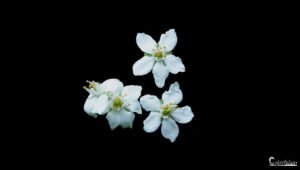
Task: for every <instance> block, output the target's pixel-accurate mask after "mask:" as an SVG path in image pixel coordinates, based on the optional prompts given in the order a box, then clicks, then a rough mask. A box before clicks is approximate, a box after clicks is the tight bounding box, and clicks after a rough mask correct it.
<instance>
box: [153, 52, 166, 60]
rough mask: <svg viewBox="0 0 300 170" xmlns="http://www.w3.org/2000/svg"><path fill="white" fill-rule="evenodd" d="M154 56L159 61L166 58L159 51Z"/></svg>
mask: <svg viewBox="0 0 300 170" xmlns="http://www.w3.org/2000/svg"><path fill="white" fill-rule="evenodd" d="M154 56H155V57H156V58H157V59H161V58H163V57H164V54H163V52H162V51H157V52H155V53H154Z"/></svg>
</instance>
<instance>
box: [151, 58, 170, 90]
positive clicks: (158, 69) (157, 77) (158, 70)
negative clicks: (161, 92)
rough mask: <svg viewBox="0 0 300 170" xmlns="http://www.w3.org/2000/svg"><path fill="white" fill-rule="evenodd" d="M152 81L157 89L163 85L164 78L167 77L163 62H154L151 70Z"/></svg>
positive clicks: (167, 72)
mask: <svg viewBox="0 0 300 170" xmlns="http://www.w3.org/2000/svg"><path fill="white" fill-rule="evenodd" d="M152 73H153V76H154V81H155V84H156V86H157V87H159V88H162V87H164V85H165V81H166V78H167V77H168V76H169V71H168V69H167V67H166V66H165V65H164V64H163V62H156V64H155V65H154V67H153V70H152Z"/></svg>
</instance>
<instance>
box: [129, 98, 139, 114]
mask: <svg viewBox="0 0 300 170" xmlns="http://www.w3.org/2000/svg"><path fill="white" fill-rule="evenodd" d="M125 105H126V108H127V109H128V110H129V111H131V112H135V113H138V114H142V108H141V105H140V102H139V101H137V100H136V101H130V102H127V103H125Z"/></svg>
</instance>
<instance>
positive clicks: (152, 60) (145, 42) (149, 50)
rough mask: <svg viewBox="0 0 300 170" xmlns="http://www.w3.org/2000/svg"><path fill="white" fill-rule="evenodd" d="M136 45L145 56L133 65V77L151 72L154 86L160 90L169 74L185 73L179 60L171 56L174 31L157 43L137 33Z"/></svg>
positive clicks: (174, 42)
mask: <svg viewBox="0 0 300 170" xmlns="http://www.w3.org/2000/svg"><path fill="white" fill-rule="evenodd" d="M136 43H137V45H138V47H139V48H140V49H141V50H142V51H143V52H144V53H145V55H144V57H142V58H141V59H139V60H138V61H137V62H135V63H134V65H133V68H132V69H133V74H134V75H135V76H142V75H145V74H148V73H149V72H150V71H151V70H152V73H153V76H154V81H155V84H156V86H157V87H159V88H162V87H164V85H165V80H166V78H167V77H168V75H169V72H170V73H172V74H177V73H178V72H185V66H184V65H183V63H182V61H181V59H180V58H179V57H176V56H174V55H172V50H173V49H174V47H175V46H176V43H177V35H176V32H175V30H174V29H170V30H169V31H167V32H166V33H165V34H162V35H161V36H160V40H159V42H158V43H156V41H155V40H153V39H152V37H151V36H149V35H147V34H145V33H138V34H137V36H136Z"/></svg>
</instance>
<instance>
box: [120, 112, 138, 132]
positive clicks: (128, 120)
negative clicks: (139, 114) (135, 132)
mask: <svg viewBox="0 0 300 170" xmlns="http://www.w3.org/2000/svg"><path fill="white" fill-rule="evenodd" d="M120 118H121V119H120V125H121V127H122V128H132V124H133V121H134V118H135V115H134V114H133V113H132V112H127V111H125V110H121V111H120Z"/></svg>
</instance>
